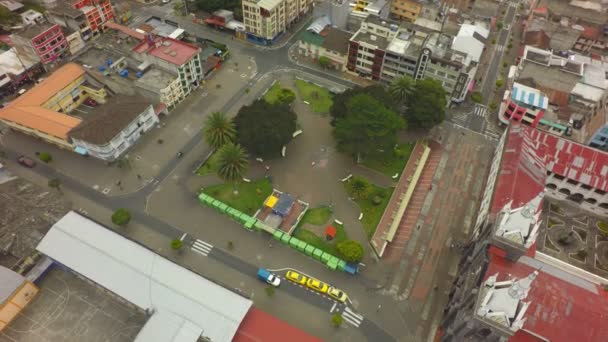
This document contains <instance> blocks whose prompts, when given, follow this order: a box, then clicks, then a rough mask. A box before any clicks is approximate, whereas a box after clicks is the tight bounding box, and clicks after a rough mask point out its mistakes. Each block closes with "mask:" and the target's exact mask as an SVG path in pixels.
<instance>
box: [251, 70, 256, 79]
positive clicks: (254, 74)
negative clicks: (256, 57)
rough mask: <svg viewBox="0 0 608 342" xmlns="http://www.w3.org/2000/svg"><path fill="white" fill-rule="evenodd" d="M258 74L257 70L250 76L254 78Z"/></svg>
mask: <svg viewBox="0 0 608 342" xmlns="http://www.w3.org/2000/svg"><path fill="white" fill-rule="evenodd" d="M257 75H258V73H257V71H256V72H254V73H253V74H251V77H249V78H250V79H253V78H254V77H256V76H257Z"/></svg>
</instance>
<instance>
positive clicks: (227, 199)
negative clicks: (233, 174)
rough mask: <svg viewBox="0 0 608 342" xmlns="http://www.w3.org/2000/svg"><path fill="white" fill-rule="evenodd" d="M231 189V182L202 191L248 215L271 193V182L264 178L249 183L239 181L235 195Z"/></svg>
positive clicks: (253, 212)
mask: <svg viewBox="0 0 608 342" xmlns="http://www.w3.org/2000/svg"><path fill="white" fill-rule="evenodd" d="M232 190H233V185H232V184H218V185H212V186H209V187H206V188H204V189H203V192H204V193H205V194H207V195H209V196H211V197H213V198H215V199H217V200H220V201H222V202H224V203H226V204H227V205H229V206H231V207H233V208H235V209H238V210H240V211H242V212H244V213H246V214H248V215H253V214H255V212H256V210H258V209H259V208H260V207H261V206H262V204H264V200H265V199H266V198H267V197H268V196H270V194H271V193H272V184H270V182H269V181H268V180H267V179H265V178H264V179H260V180H257V181H252V182H251V183H245V182H240V183H239V185H238V190H239V193H238V194H237V195H234V193H233V192H232Z"/></svg>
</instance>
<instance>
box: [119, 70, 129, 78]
mask: <svg viewBox="0 0 608 342" xmlns="http://www.w3.org/2000/svg"><path fill="white" fill-rule="evenodd" d="M127 76H129V70H127V69H123V70H122V71H121V72H120V77H127Z"/></svg>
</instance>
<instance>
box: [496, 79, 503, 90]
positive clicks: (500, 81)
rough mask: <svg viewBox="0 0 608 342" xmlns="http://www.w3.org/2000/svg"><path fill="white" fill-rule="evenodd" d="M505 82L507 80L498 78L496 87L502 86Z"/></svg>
mask: <svg viewBox="0 0 608 342" xmlns="http://www.w3.org/2000/svg"><path fill="white" fill-rule="evenodd" d="M503 84H505V81H503V80H496V88H500V87H502V85H503Z"/></svg>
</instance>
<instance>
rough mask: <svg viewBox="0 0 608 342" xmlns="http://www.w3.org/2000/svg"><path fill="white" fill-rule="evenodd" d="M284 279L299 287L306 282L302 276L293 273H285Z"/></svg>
mask: <svg viewBox="0 0 608 342" xmlns="http://www.w3.org/2000/svg"><path fill="white" fill-rule="evenodd" d="M285 278H287V279H288V280H291V281H293V282H294V283H296V284H300V285H304V284H306V281H307V280H308V278H306V277H305V276H303V275H301V274H300V273H298V272H295V271H287V274H286V275H285Z"/></svg>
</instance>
